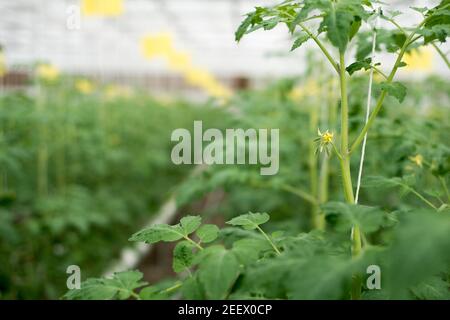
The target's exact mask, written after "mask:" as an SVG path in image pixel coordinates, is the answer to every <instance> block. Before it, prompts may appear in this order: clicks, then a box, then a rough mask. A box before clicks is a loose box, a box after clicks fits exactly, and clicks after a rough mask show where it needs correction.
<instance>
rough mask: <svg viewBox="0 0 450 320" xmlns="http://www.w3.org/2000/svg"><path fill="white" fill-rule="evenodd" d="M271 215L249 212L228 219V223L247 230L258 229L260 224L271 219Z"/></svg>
mask: <svg viewBox="0 0 450 320" xmlns="http://www.w3.org/2000/svg"><path fill="white" fill-rule="evenodd" d="M269 219H270V217H269V215H268V214H267V213H252V212H250V213H247V214H243V215H240V216H238V217H236V218H233V219H231V220H230V221H227V224H230V225H233V226H241V227H242V228H244V229H245V230H253V229H256V228H257V227H258V226H259V225H261V224H263V223H266V222H267V221H269Z"/></svg>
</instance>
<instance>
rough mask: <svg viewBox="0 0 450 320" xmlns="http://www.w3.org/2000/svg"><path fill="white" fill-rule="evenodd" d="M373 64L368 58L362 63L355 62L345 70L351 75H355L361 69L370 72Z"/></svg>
mask: <svg viewBox="0 0 450 320" xmlns="http://www.w3.org/2000/svg"><path fill="white" fill-rule="evenodd" d="M371 64H372V59H371V58H367V59H364V60H362V61H356V62H353V63H352V64H351V65H349V66H348V67H347V68H345V70H347V72H348V73H349V74H350V75H352V74H353V73H355V72H356V71H358V70H361V69H364V70H369V69H370V68H371V67H372V65H371Z"/></svg>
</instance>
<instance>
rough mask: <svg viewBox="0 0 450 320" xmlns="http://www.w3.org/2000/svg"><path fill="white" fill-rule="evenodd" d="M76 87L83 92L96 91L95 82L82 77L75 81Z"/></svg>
mask: <svg viewBox="0 0 450 320" xmlns="http://www.w3.org/2000/svg"><path fill="white" fill-rule="evenodd" d="M75 88H76V89H77V90H78V92H80V93H82V94H90V93H92V92H93V91H94V84H93V83H92V82H91V81H89V80H87V79H80V80H77V81H76V82H75Z"/></svg>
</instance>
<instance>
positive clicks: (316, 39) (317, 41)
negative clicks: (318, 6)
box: [298, 23, 339, 73]
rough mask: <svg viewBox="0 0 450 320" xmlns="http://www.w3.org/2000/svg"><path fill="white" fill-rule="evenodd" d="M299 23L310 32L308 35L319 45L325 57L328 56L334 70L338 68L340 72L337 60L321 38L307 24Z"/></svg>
mask: <svg viewBox="0 0 450 320" xmlns="http://www.w3.org/2000/svg"><path fill="white" fill-rule="evenodd" d="M298 25H299V26H300V28H302V29H303V31H305V32H306V33H307V34H308V36H310V37H311V39H313V40H314V42H315V43H316V44H317V45H318V46H319V48H320V50H322V52H323V54H324V55H325V57H327V59H328V61H329V62H330V63H331V65H332V66H333V68H334V70H336V72H337V73H339V67H338V65H337V63H336V61H334V59H333V57H332V56H331V54H330V53H329V52H328V50H327V49H326V48H325V46H324V45H323V43H322V41H320V40H319V38H317V37H316V36H315V35H314V34H313V33H312V32H311V31H310V30H309V29H308V28H307V27H305V25H304V24H303V23H299V24H298Z"/></svg>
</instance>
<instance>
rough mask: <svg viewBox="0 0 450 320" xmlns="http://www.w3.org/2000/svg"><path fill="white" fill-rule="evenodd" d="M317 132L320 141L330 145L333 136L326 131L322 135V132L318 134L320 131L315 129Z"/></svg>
mask: <svg viewBox="0 0 450 320" xmlns="http://www.w3.org/2000/svg"><path fill="white" fill-rule="evenodd" d="M317 131H318V134H319V136H320V138H321V140H322V141H323V142H324V143H331V142H333V136H334V135H333V133H332V132H329V131H328V130H327V131H325V132H324V133H322V132H320V129H317Z"/></svg>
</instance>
